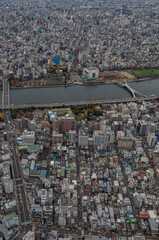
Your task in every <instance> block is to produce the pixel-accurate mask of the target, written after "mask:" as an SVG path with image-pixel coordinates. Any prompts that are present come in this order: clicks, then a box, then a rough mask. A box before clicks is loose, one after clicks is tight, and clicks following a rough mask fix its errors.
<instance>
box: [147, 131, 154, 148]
mask: <svg viewBox="0 0 159 240" xmlns="http://www.w3.org/2000/svg"><path fill="white" fill-rule="evenodd" d="M147 143H148V145H149V147H154V146H155V143H156V136H155V134H154V133H150V132H149V133H148V136H147Z"/></svg>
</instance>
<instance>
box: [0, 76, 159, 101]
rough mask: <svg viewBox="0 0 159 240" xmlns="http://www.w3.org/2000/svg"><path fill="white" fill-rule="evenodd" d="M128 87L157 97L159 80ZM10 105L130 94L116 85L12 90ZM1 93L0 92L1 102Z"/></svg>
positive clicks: (133, 83) (132, 84) (140, 82)
mask: <svg viewBox="0 0 159 240" xmlns="http://www.w3.org/2000/svg"><path fill="white" fill-rule="evenodd" d="M129 85H130V86H131V87H132V88H134V89H135V90H137V91H139V92H141V93H143V94H145V95H152V94H155V95H159V79H153V80H146V81H144V80H143V81H139V82H132V83H129ZM10 95H11V103H12V104H26V103H38V102H40V103H46V102H62V103H63V102H69V101H80V100H81V101H83V100H90V99H102V98H105V99H110V98H126V97H131V94H130V93H129V92H128V91H127V90H126V89H125V88H122V87H119V86H117V85H116V84H105V85H94V86H81V85H74V86H69V87H66V88H65V87H50V88H26V89H12V90H11V91H10ZM1 96H2V92H0V100H1Z"/></svg>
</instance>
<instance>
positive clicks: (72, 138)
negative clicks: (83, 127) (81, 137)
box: [69, 130, 76, 143]
mask: <svg viewBox="0 0 159 240" xmlns="http://www.w3.org/2000/svg"><path fill="white" fill-rule="evenodd" d="M69 141H70V142H71V143H75V141H76V131H75V130H70V131H69Z"/></svg>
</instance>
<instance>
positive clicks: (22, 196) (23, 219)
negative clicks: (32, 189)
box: [2, 80, 32, 240]
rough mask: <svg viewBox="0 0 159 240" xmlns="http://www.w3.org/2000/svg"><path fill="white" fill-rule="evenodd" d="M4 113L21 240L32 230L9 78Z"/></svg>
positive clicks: (5, 82)
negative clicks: (13, 121) (15, 130)
mask: <svg viewBox="0 0 159 240" xmlns="http://www.w3.org/2000/svg"><path fill="white" fill-rule="evenodd" d="M2 97H3V99H2V103H3V115H4V118H5V127H6V132H7V140H8V143H9V149H10V155H11V168H12V175H13V180H14V188H15V196H16V202H17V209H18V215H19V221H20V228H19V232H18V233H17V235H16V236H15V237H13V239H16V240H21V239H22V237H23V236H24V235H25V234H26V233H27V232H28V231H29V230H32V225H31V222H30V216H29V210H28V206H27V201H26V193H25V188H24V182H23V176H22V170H21V166H20V161H19V157H18V152H17V144H16V135H15V133H14V131H13V126H12V119H11V116H10V110H9V106H10V101H9V83H8V80H4V81H3V94H2Z"/></svg>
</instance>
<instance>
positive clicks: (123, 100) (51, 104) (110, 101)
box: [0, 96, 159, 109]
mask: <svg viewBox="0 0 159 240" xmlns="http://www.w3.org/2000/svg"><path fill="white" fill-rule="evenodd" d="M157 99H159V96H150V97H145V98H144V97H136V98H131V97H130V98H113V99H92V100H84V101H74V102H46V103H40V102H38V103H26V104H16V105H14V104H11V105H10V106H9V107H8V108H9V109H16V108H29V107H36V108H38V107H60V106H80V105H82V106H83V105H88V104H113V103H127V102H138V101H150V100H157ZM0 108H2V109H3V108H5V107H4V106H0Z"/></svg>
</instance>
